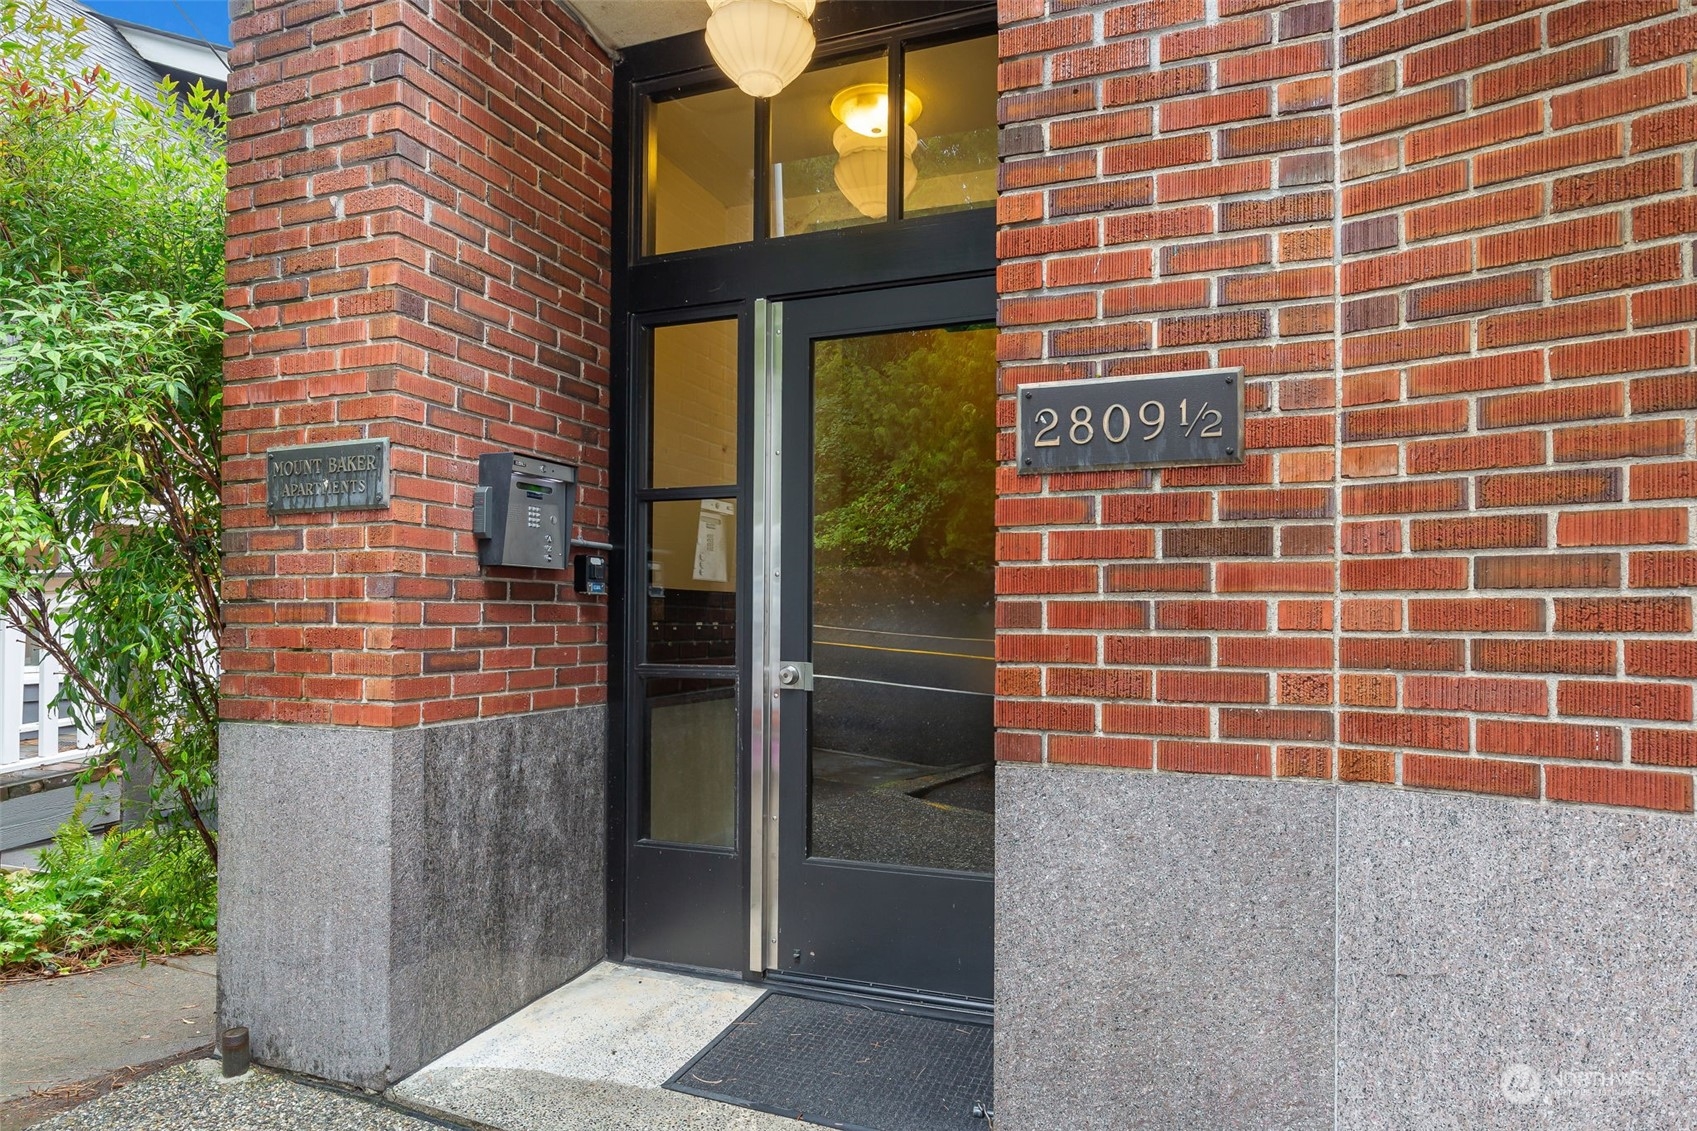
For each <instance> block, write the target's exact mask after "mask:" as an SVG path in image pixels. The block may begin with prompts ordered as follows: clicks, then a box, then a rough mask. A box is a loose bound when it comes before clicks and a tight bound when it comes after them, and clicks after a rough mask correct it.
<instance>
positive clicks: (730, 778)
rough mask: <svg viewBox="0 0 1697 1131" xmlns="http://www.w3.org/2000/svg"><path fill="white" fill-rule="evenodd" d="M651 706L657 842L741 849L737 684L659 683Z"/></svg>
mask: <svg viewBox="0 0 1697 1131" xmlns="http://www.w3.org/2000/svg"><path fill="white" fill-rule="evenodd" d="M647 708H648V726H647V728H646V729H647V734H648V751H647V754H648V758H647V764H648V836H649V838H650V839H652V840H665V841H671V842H673V843H675V844H709V845H715V846H718V847H721V848H731V847H734V846H735V844H736V838H737V818H736V795H737V697H736V684H735V683H734V682H733V681H731V680H728V679H725V680H719V679H711V680H710V679H651V680H649V681H648V697H647Z"/></svg>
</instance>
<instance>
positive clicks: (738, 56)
mask: <svg viewBox="0 0 1697 1131" xmlns="http://www.w3.org/2000/svg"><path fill="white" fill-rule="evenodd" d="M816 3H817V0H707V5H708V7H709V8H711V9H712V10H713V14H712V15H711V16H709V17H708V19H707V50H708V51H709V52H711V53H712V55H713V61H714V62H715V63H717V64H719V69H720V70H722V71H724V72H725V74H726V76H727V77H729V78H730V80H731V81H732V82H734V83H736V84H737V86H738V88H739V89H741V90H742V91H743V93H745V94H748V95H751V96H753V97H755V98H771V97H773V96H775V95H776V94H777V93H778V92H779V91H780V90H783V89H784V87H786V86H788V85H789V84H790V83H791V82H792V81H794V79H795V77H796V76H797V75H799V74H801V72H802V71H804V70H806V69H807V64H808V63H809V62H810V61H811V60H812V59H813V48H814V43H815V40H814V38H813V25H812V24H810V23H808V22H807V21H808V17H810V16H812V15H813V9H814V6H815V4H816Z"/></svg>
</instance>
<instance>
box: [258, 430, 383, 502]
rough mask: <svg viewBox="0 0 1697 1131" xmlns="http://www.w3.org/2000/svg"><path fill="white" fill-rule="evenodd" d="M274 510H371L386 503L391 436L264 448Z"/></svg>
mask: <svg viewBox="0 0 1697 1131" xmlns="http://www.w3.org/2000/svg"><path fill="white" fill-rule="evenodd" d="M265 505H266V508H267V509H268V510H272V511H336V510H370V509H372V508H375V507H386V506H388V505H389V441H388V440H387V439H382V440H353V441H349V442H346V443H339V444H303V445H300V446H299V447H293V448H273V449H271V450H270V451H269V452H266V453H265Z"/></svg>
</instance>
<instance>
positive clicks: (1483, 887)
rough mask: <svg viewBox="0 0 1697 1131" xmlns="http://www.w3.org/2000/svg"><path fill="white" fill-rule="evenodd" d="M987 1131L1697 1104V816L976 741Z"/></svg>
mask: <svg viewBox="0 0 1697 1131" xmlns="http://www.w3.org/2000/svg"><path fill="white" fill-rule="evenodd" d="M997 787H998V798H997V845H996V849H997V874H996V879H997V885H998V891H997V895H998V906H997V920H996V929H997V943H996V962H997V968H996V999H997V1000H996V1025H997V1033H996V1107H997V1116H998V1126H999V1127H1002V1128H1004V1129H1009V1131H1040V1129H1046V1128H1053V1127H1069V1128H1125V1129H1135V1128H1176V1127H1207V1128H1210V1129H1219V1131H1227V1129H1236V1128H1246V1129H1247V1128H1254V1129H1274V1128H1279V1129H1295V1128H1303V1129H1307V1128H1334V1127H1335V1128H1339V1129H1348V1131H1369V1129H1371V1131H1402V1129H1407V1131H1447V1129H1452V1128H1453V1129H1458V1131H1459V1129H1463V1128H1465V1129H1468V1131H1473V1129H1482V1131H1493V1129H1497V1128H1502V1129H1515V1131H1522V1129H1538V1131H1567V1129H1572V1131H1581V1129H1585V1131H1592V1129H1595V1128H1600V1127H1608V1128H1611V1129H1614V1131H1638V1129H1642V1131H1650V1129H1662V1128H1669V1127H1688V1126H1697V971H1694V968H1693V967H1692V964H1691V963H1690V962H1689V958H1688V956H1689V951H1690V946H1691V940H1692V939H1693V938H1697V900H1693V898H1692V891H1693V887H1692V884H1693V877H1697V823H1694V822H1693V821H1692V820H1691V818H1689V817H1680V816H1669V815H1662V814H1653V813H1644V812H1635V811H1615V810H1600V809H1592V808H1586V807H1577V806H1557V805H1539V804H1531V803H1526V802H1519V801H1506V800H1499V799H1494V798H1486V797H1478V796H1472V795H1466V794H1445V793H1437V792H1419V791H1412V790H1390V789H1378V788H1372V787H1359V786H1341V787H1340V786H1328V785H1311V784H1303V783H1285V782H1248V781H1242V780H1237V779H1226V778H1220V779H1216V778H1207V777H1201V776H1178V775H1165V774H1153V775H1151V774H1126V773H1121V772H1115V771H1102V770H1095V769H1088V768H1062V767H1048V768H1044V767H1033V766H1019V765H1003V766H1001V767H999V768H998V783H997Z"/></svg>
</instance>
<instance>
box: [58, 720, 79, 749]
mask: <svg viewBox="0 0 1697 1131" xmlns="http://www.w3.org/2000/svg"><path fill="white" fill-rule="evenodd" d="M76 748H77V728H76V726H75V724H73V725H71V726H62V727H60V728H59V750H60V752H61V753H63V752H64V751H66V750H75V749H76Z"/></svg>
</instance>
